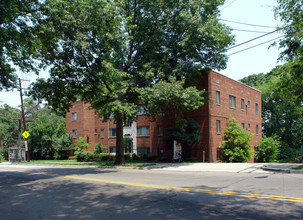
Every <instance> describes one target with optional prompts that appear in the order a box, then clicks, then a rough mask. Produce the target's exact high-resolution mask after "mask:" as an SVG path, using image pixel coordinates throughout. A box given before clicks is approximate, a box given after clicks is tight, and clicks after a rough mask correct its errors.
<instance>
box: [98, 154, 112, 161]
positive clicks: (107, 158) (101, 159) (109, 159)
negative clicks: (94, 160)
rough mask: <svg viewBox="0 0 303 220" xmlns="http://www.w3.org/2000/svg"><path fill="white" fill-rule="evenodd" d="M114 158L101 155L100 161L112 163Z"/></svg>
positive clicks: (108, 155)
mask: <svg viewBox="0 0 303 220" xmlns="http://www.w3.org/2000/svg"><path fill="white" fill-rule="evenodd" d="M114 160H115V156H113V155H110V154H109V153H101V154H100V161H114Z"/></svg>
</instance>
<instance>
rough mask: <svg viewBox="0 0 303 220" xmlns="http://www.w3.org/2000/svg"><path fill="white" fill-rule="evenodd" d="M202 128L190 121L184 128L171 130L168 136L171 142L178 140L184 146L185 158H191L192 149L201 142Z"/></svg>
mask: <svg viewBox="0 0 303 220" xmlns="http://www.w3.org/2000/svg"><path fill="white" fill-rule="evenodd" d="M200 135H201V127H200V125H199V124H198V123H197V122H196V121H194V120H192V119H188V120H187V121H186V122H185V124H184V127H183V128H171V129H169V130H168V132H167V134H166V139H167V140H168V141H169V142H173V141H174V140H176V141H177V142H179V143H181V144H182V154H183V157H184V158H188V157H190V154H191V148H192V147H193V146H194V145H195V144H196V143H197V142H198V141H199V140H200Z"/></svg>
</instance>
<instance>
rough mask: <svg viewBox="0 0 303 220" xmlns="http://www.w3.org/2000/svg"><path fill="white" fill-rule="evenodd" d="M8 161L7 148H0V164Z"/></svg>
mask: <svg viewBox="0 0 303 220" xmlns="http://www.w3.org/2000/svg"><path fill="white" fill-rule="evenodd" d="M5 160H8V148H7V147H0V162H3V161H5Z"/></svg>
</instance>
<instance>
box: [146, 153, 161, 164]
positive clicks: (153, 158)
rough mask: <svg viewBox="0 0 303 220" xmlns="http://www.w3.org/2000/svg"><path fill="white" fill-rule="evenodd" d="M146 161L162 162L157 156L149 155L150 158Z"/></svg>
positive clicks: (147, 157)
mask: <svg viewBox="0 0 303 220" xmlns="http://www.w3.org/2000/svg"><path fill="white" fill-rule="evenodd" d="M145 160H146V161H149V162H157V161H160V157H159V156H157V155H148V156H146V159H145Z"/></svg>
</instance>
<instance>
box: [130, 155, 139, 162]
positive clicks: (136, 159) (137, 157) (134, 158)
mask: <svg viewBox="0 0 303 220" xmlns="http://www.w3.org/2000/svg"><path fill="white" fill-rule="evenodd" d="M132 160H135V161H139V160H140V157H139V156H138V155H137V154H132Z"/></svg>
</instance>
